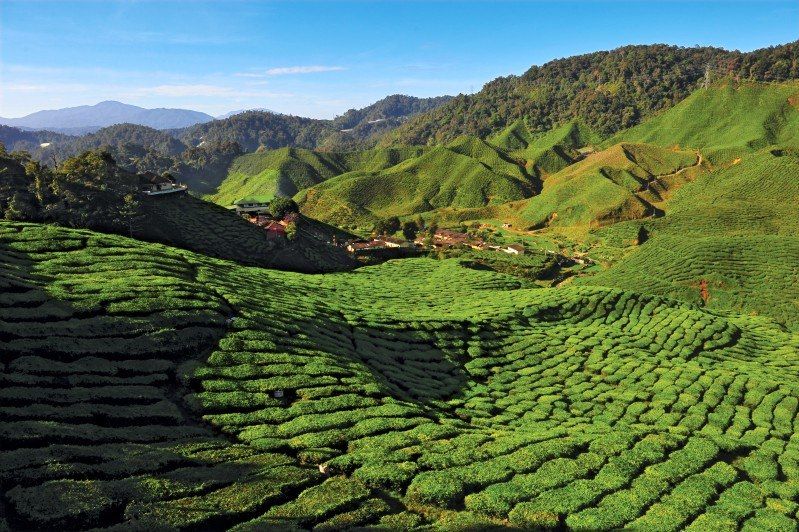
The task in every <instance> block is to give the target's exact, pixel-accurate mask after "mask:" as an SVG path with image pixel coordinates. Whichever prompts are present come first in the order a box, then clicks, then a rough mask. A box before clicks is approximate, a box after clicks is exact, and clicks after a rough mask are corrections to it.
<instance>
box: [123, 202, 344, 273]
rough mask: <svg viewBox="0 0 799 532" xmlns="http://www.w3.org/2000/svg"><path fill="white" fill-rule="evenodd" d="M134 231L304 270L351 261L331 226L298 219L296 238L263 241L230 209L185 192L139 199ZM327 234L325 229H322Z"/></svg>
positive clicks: (154, 238) (341, 267)
mask: <svg viewBox="0 0 799 532" xmlns="http://www.w3.org/2000/svg"><path fill="white" fill-rule="evenodd" d="M142 207H143V218H142V220H141V221H139V222H138V224H137V229H136V231H135V233H134V234H135V236H136V237H137V238H140V239H143V240H149V241H151V242H159V243H162V244H167V245H170V246H176V247H180V248H183V249H188V250H192V251H195V252H198V253H202V254H204V255H208V256H211V257H218V258H223V259H227V260H233V261H236V262H239V263H242V264H248V265H254V266H262V267H267V268H275V269H279V270H289V271H298V272H306V273H317V272H331V271H341V270H349V269H352V268H353V267H355V265H356V264H355V262H354V261H353V260H352V259H351V258H350V257H349V256H348V255H347V253H346V252H345V251H344V250H343V249H341V248H338V247H334V246H331V245H328V244H327V243H326V242H325V241H324V240H322V239H320V238H319V237H317V236H316V235H317V233H318V234H320V236H321V237H322V238H324V239H325V240H328V241H329V240H331V239H332V231H336V230H335V229H333V228H329V229H328V228H325V227H324V226H320V225H318V224H316V223H315V222H314V221H313V220H309V219H307V218H304V217H303V218H301V219H300V220H299V222H298V231H297V238H296V239H295V240H293V241H289V242H280V243H278V242H276V241H274V240H269V239H268V238H267V236H266V232H265V231H264V230H263V229H262V228H260V227H258V226H256V225H254V224H251V223H250V222H248V221H246V220H244V219H243V218H241V217H240V216H237V215H236V214H235V213H234V212H232V211H230V210H228V209H225V208H223V207H220V206H218V205H215V204H213V203H210V202H207V201H203V200H201V199H198V198H195V197H192V196H190V195H188V194H171V195H166V196H155V197H152V198H144V199H143V200H142ZM327 233H330V234H327Z"/></svg>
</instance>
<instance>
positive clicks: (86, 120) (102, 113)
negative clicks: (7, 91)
mask: <svg viewBox="0 0 799 532" xmlns="http://www.w3.org/2000/svg"><path fill="white" fill-rule="evenodd" d="M213 119H214V117H213V116H211V115H208V114H205V113H201V112H199V111H192V110H190V109H165V108H159V109H145V108H143V107H138V106H136V105H129V104H126V103H121V102H115V101H105V102H100V103H98V104H96V105H80V106H78V107H67V108H65V109H53V110H45V111H37V112H35V113H31V114H29V115H27V116H23V117H21V118H2V117H0V124H2V125H7V126H15V127H18V128H23V129H47V130H50V131H57V132H59V133H68V134H73V135H76V134H77V135H81V134H86V133H93V132H94V131H97V130H98V129H100V128H103V127H107V126H112V125H114V124H125V123H127V124H137V125H141V126H148V127H152V128H155V129H177V128H184V127H188V126H193V125H195V124H199V123H202V122H208V121H211V120H213Z"/></svg>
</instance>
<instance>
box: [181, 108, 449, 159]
mask: <svg viewBox="0 0 799 532" xmlns="http://www.w3.org/2000/svg"><path fill="white" fill-rule="evenodd" d="M449 99H450V97H448V96H441V97H438V98H414V97H412V96H404V95H393V96H388V97H386V98H384V99H382V100H380V101H378V102H375V103H374V104H372V105H369V106H367V107H364V108H363V109H357V110H356V109H350V110H349V111H347V112H346V113H344V114H343V115H342V116H339V117H337V118H335V119H334V120H315V119H311V118H302V117H299V116H290V115H283V114H278V113H272V112H268V111H246V112H244V113H240V114H237V115H233V116H231V117H229V118H225V119H224V120H214V121H213V122H208V123H205V124H198V125H196V126H193V127H190V128H187V129H185V130H183V131H180V132H176V134H177V136H178V138H180V139H181V140H182V141H183V142H185V143H186V144H188V145H190V146H199V145H201V144H202V143H203V142H205V143H214V142H224V141H227V142H237V143H238V144H239V145H240V146H241V147H242V148H243V149H244V151H255V150H257V149H258V148H260V147H263V148H268V149H271V148H282V147H296V148H308V149H313V148H327V149H344V148H346V149H353V148H364V147H367V148H368V147H371V146H372V145H374V144H375V143H376V142H377V136H379V135H380V134H381V133H384V132H386V131H388V130H391V129H393V128H395V127H397V126H398V125H400V124H401V123H402V122H403V121H405V120H406V119H408V118H409V117H411V116H414V115H416V114H419V113H422V112H424V111H428V110H430V109H434V108H436V107H438V106H440V105H442V104H444V103H445V102H447V101H448V100H449ZM342 130H345V131H342Z"/></svg>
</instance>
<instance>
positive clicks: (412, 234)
mask: <svg viewBox="0 0 799 532" xmlns="http://www.w3.org/2000/svg"><path fill="white" fill-rule="evenodd" d="M418 232H419V226H418V225H417V224H416V222H414V221H408V222H405V223H404V224H402V236H404V237H405V239H406V240H413V239H415V238H416V233H418Z"/></svg>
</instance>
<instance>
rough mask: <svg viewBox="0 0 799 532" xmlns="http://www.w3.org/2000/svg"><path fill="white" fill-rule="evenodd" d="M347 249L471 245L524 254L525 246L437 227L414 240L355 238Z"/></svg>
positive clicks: (371, 250) (374, 249)
mask: <svg viewBox="0 0 799 532" xmlns="http://www.w3.org/2000/svg"><path fill="white" fill-rule="evenodd" d="M346 247H347V251H349V252H351V253H356V254H359V253H360V254H368V253H370V252H377V251H383V250H390V249H394V250H397V251H402V250H403V249H414V248H416V249H425V248H428V247H430V248H432V249H437V250H440V249H449V248H458V247H469V248H472V249H476V250H492V251H502V252H504V253H508V254H510V255H523V254H524V246H522V245H521V244H504V245H493V244H488V243H487V242H485V241H484V240H482V239H480V238H477V237H473V236H470V235H469V234H467V233H460V232H458V231H452V230H450V229H437V230H436V231H435V232H434V233H433V234H432V235H428V234H424V235H419V236H418V237H417V238H416V239H415V240H414V241H413V242H409V241H407V240H401V239H399V238H394V237H387V236H381V237H376V238H373V239H371V240H353V241H350V242H347V244H346Z"/></svg>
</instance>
